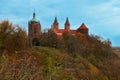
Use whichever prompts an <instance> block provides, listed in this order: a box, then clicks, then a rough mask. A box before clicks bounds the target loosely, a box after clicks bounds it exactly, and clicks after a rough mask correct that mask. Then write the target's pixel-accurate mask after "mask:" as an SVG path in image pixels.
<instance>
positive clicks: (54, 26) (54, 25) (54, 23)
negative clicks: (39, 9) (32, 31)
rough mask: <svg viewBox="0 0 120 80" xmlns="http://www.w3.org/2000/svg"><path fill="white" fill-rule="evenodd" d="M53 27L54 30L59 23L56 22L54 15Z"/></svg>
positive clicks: (57, 27)
mask: <svg viewBox="0 0 120 80" xmlns="http://www.w3.org/2000/svg"><path fill="white" fill-rule="evenodd" d="M53 29H55V30H58V29H59V23H58V20H57V17H55V20H54V22H53Z"/></svg>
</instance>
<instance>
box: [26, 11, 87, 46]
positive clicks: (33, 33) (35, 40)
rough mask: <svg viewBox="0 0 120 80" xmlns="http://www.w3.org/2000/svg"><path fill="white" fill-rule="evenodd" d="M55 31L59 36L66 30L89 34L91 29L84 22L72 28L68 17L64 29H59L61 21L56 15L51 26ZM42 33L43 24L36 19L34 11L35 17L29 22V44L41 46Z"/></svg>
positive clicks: (73, 32) (34, 15)
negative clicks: (59, 21)
mask: <svg viewBox="0 0 120 80" xmlns="http://www.w3.org/2000/svg"><path fill="white" fill-rule="evenodd" d="M50 29H51V30H52V31H53V32H54V33H56V34H57V36H58V37H59V36H62V35H63V33H64V32H69V33H71V34H73V35H75V34H77V33H82V34H83V35H85V36H88V35H89V33H88V32H89V29H88V28H87V27H86V25H85V24H84V23H82V25H80V27H78V28H77V29H76V30H71V29H70V22H69V19H68V17H67V18H66V21H65V24H64V29H59V23H58V20H57V17H55V20H54V22H53V25H52V27H51V28H50ZM41 35H42V32H41V24H40V21H38V20H37V19H36V14H35V12H34V13H33V18H32V19H31V20H30V21H29V22H28V38H29V45H31V46H39V45H40V42H39V39H40V37H41Z"/></svg>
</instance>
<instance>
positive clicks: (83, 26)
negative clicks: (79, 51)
mask: <svg viewBox="0 0 120 80" xmlns="http://www.w3.org/2000/svg"><path fill="white" fill-rule="evenodd" d="M79 29H88V28H87V27H86V25H85V24H84V23H82V25H81V26H80V27H79Z"/></svg>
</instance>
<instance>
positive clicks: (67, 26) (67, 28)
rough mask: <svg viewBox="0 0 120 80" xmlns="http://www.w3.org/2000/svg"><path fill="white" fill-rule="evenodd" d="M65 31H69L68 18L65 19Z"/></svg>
mask: <svg viewBox="0 0 120 80" xmlns="http://www.w3.org/2000/svg"><path fill="white" fill-rule="evenodd" d="M65 30H67V31H69V30H70V22H69V19H68V17H67V18H66V22H65Z"/></svg>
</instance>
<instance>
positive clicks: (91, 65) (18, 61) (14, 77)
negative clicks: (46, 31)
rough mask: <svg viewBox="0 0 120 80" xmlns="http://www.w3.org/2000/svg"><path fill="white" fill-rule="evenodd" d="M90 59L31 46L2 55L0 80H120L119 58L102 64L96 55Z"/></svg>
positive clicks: (113, 58) (52, 49)
mask: <svg viewBox="0 0 120 80" xmlns="http://www.w3.org/2000/svg"><path fill="white" fill-rule="evenodd" d="M4 54H5V53H4ZM88 58H89V59H88ZM90 58H91V57H86V58H85V57H82V56H81V55H80V54H78V55H77V56H76V57H72V56H71V55H70V54H69V53H64V52H61V51H59V50H57V49H54V48H47V47H32V48H29V49H27V50H24V51H18V52H16V53H15V54H11V55H2V56H1V58H0V80H119V79H120V76H119V74H120V70H119V68H120V64H119V62H120V58H118V57H117V56H114V57H112V58H111V59H106V60H108V61H103V62H102V61H100V60H99V59H97V58H96V57H95V56H94V55H92V59H90ZM90 60H92V62H91V61H90ZM95 61H99V62H95ZM116 61H117V62H116ZM118 64H119V65H118Z"/></svg>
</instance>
